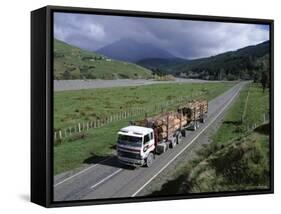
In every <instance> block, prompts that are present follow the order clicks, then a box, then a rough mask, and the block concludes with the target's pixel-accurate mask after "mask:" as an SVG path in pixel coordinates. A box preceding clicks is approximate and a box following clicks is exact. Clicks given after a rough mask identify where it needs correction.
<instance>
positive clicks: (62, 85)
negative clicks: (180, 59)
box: [54, 78, 217, 91]
mask: <svg viewBox="0 0 281 214" xmlns="http://www.w3.org/2000/svg"><path fill="white" fill-rule="evenodd" d="M208 82H217V81H208V80H198V79H184V78H176V80H175V81H154V80H146V79H136V80H133V79H118V80H54V90H55V91H68V90H80V89H90V88H110V87H121V86H139V85H150V84H159V83H208Z"/></svg>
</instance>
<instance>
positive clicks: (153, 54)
mask: <svg viewBox="0 0 281 214" xmlns="http://www.w3.org/2000/svg"><path fill="white" fill-rule="evenodd" d="M96 52H97V53H100V54H103V55H105V56H107V57H110V58H112V59H116V60H122V61H127V62H138V61H139V60H142V59H145V58H164V59H167V58H176V57H175V56H174V55H173V54H171V53H169V52H168V51H166V50H163V49H161V48H159V47H156V46H154V45H152V44H148V43H140V42H137V41H135V40H133V39H129V38H125V39H121V40H119V41H117V42H114V43H112V44H109V45H106V46H105V47H102V48H100V49H98V50H96Z"/></svg>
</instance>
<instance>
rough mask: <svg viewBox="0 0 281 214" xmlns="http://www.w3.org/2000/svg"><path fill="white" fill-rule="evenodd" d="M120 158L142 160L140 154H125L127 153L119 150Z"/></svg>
mask: <svg viewBox="0 0 281 214" xmlns="http://www.w3.org/2000/svg"><path fill="white" fill-rule="evenodd" d="M118 156H120V157H125V158H133V159H140V160H141V156H140V154H135V153H132V152H125V151H120V150H118Z"/></svg>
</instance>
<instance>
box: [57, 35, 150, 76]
mask: <svg viewBox="0 0 281 214" xmlns="http://www.w3.org/2000/svg"><path fill="white" fill-rule="evenodd" d="M151 77H152V72H151V71H150V70H148V69H146V68H143V67H141V66H139V65H136V64H133V63H128V62H121V61H118V60H113V59H110V58H108V57H105V56H103V55H101V54H97V53H94V52H89V51H86V50H82V49H80V48H77V47H74V46H71V45H69V44H67V43H64V42H62V41H59V40H57V39H55V40H54V79H57V80H58V79H117V78H130V79H138V78H151Z"/></svg>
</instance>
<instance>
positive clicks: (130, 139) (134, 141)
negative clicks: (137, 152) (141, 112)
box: [118, 135, 142, 147]
mask: <svg viewBox="0 0 281 214" xmlns="http://www.w3.org/2000/svg"><path fill="white" fill-rule="evenodd" d="M118 143H120V144H124V145H128V146H136V147H139V146H141V143H142V138H141V137H134V136H129V135H119V136H118Z"/></svg>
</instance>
